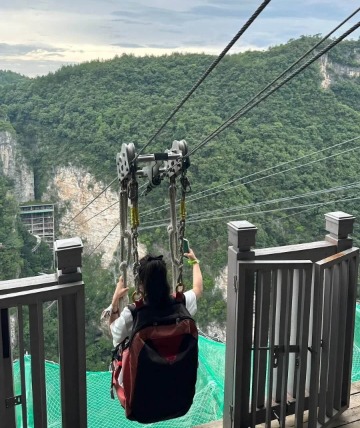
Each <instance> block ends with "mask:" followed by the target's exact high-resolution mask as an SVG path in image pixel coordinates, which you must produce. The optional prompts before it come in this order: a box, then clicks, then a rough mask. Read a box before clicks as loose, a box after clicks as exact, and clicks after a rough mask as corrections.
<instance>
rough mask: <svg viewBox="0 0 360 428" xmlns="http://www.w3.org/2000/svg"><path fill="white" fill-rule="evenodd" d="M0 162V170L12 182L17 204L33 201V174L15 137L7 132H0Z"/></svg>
mask: <svg viewBox="0 0 360 428" xmlns="http://www.w3.org/2000/svg"><path fill="white" fill-rule="evenodd" d="M0 160H1V166H0V170H2V172H3V174H4V175H5V176H6V177H9V178H10V179H12V180H13V181H14V185H15V189H14V195H15V197H16V199H17V200H18V202H19V203H21V202H27V201H31V200H34V173H33V171H32V169H31V168H30V167H29V166H28V165H27V163H26V160H25V158H24V157H23V156H22V154H21V152H20V150H19V148H18V144H17V141H16V137H15V136H14V135H13V134H12V133H10V132H7V131H2V132H0Z"/></svg>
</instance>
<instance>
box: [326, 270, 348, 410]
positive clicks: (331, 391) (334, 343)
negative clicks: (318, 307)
mask: <svg viewBox="0 0 360 428" xmlns="http://www.w3.org/2000/svg"><path fill="white" fill-rule="evenodd" d="M339 270H340V267H339V265H335V266H334V267H333V269H332V281H331V285H332V293H331V303H330V304H331V312H330V342H329V370H328V388H327V393H326V416H328V417H329V418H331V417H332V416H333V414H334V413H335V412H334V395H335V380H336V372H337V370H338V369H339V367H338V365H337V358H338V355H339V352H338V351H339V348H338V337H339V309H340V304H339V303H340V302H339V301H340V289H339V288H340V284H339V282H340V275H339ZM342 291H344V290H342Z"/></svg>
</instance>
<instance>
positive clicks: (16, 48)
mask: <svg viewBox="0 0 360 428" xmlns="http://www.w3.org/2000/svg"><path fill="white" fill-rule="evenodd" d="M63 52H65V49H59V48H54V47H52V46H46V45H38V46H36V45H22V44H14V45H12V44H9V43H0V57H3V58H4V57H5V58H6V57H18V56H23V55H31V54H38V53H41V54H44V55H47V56H62V53H63Z"/></svg>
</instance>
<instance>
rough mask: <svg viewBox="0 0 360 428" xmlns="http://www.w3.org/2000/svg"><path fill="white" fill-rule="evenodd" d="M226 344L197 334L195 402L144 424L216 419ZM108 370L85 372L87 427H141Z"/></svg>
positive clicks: (358, 331) (51, 418)
mask: <svg viewBox="0 0 360 428" xmlns="http://www.w3.org/2000/svg"><path fill="white" fill-rule="evenodd" d="M30 366H31V358H30V356H25V380H26V388H27V390H26V400H27V408H28V426H29V428H31V427H33V426H34V425H33V416H32V394H31V367H30ZM224 367H225V345H224V344H222V343H219V342H215V341H212V340H210V339H207V338H204V337H202V336H200V337H199V371H198V380H197V385H196V395H195V398H194V403H193V405H192V407H191V409H190V410H189V412H188V413H187V414H186V415H185V416H183V417H181V418H177V419H174V420H168V421H164V422H158V423H154V424H147V425H146V426H147V427H159V428H160V427H163V428H173V427H174V428H190V427H194V426H197V425H201V424H205V423H207V422H211V421H215V420H219V419H221V418H222V412H223V396H224ZM45 370H46V397H47V417H48V427H49V428H61V427H62V424H61V400H60V369H59V365H58V364H55V363H51V362H46V363H45ZM14 378H15V386H16V391H15V393H16V395H18V394H20V368H19V363H18V362H15V364H14ZM359 380H360V304H358V305H357V306H356V321H355V338H354V353H353V367H352V381H353V382H355V381H359ZM110 381H111V374H110V372H87V409H88V426H89V428H109V427H114V428H120V427H121V428H128V427H131V428H136V427H141V426H144V425H143V424H139V423H137V422H133V421H129V420H127V419H126V418H125V413H124V410H123V408H122V407H121V405H120V403H119V402H118V400H117V399H115V400H112V399H111V398H110ZM16 411H17V426H18V427H22V422H21V421H22V414H21V411H22V410H21V406H16Z"/></svg>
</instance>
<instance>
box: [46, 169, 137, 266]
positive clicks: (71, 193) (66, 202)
mask: <svg viewBox="0 0 360 428" xmlns="http://www.w3.org/2000/svg"><path fill="white" fill-rule="evenodd" d="M105 187H106V184H105V183H99V182H97V181H96V180H95V178H94V177H93V176H92V175H91V174H90V173H88V172H86V171H85V170H83V169H79V168H75V167H73V166H69V167H61V168H58V169H57V170H56V172H55V175H54V178H53V179H52V180H51V182H50V183H49V185H48V188H47V192H46V194H44V195H43V198H44V199H51V200H53V199H54V198H55V200H57V201H58V204H59V209H60V211H61V214H63V215H62V216H61V223H60V225H59V230H60V233H61V236H59V237H58V238H60V237H63V238H65V237H71V236H80V238H81V239H82V240H83V242H84V251H85V253H88V254H89V253H90V252H92V251H93V249H95V247H97V246H98V244H99V243H100V242H101V241H102V240H103V239H104V238H105V236H106V235H107V234H108V233H109V232H110V230H111V229H112V228H113V227H114V226H115V225H116V224H117V223H118V222H119V204H118V200H119V198H118V195H117V193H116V192H113V191H112V190H106V191H105V192H104V193H103V194H102V195H101V196H100V197H99V198H97V199H96V200H95V202H94V203H92V204H91V205H89V207H88V208H86V209H85V210H84V212H82V213H81V214H80V215H79V216H77V217H76V218H75V219H74V220H73V221H71V222H70V220H71V219H72V218H73V217H74V216H75V215H76V214H78V213H79V211H80V210H81V209H82V208H83V207H85V205H87V204H88V203H89V202H90V201H91V200H93V199H94V198H95V196H97V195H98V194H99V193H100V192H101V191H102V190H103V189H104V188H105ZM111 205H113V206H112V207H111V208H109V209H107V210H106V211H104V212H103V213H101V214H99V213H100V212H101V211H102V210H104V209H105V208H107V207H109V206H111ZM97 214H99V215H97ZM95 215H97V216H96V217H94V216H95ZM92 217H94V218H92ZM69 222H70V223H69ZM68 223H69V224H68ZM119 237H120V227H119V226H116V227H115V229H114V230H113V232H112V233H110V234H109V236H108V237H107V238H106V239H105V240H104V241H103V243H102V244H101V245H100V246H99V247H98V248H97V249H96V252H101V253H103V257H102V263H103V266H104V267H106V266H109V265H110V264H111V262H112V260H113V257H114V252H115V251H116V249H117V246H118V244H119ZM139 250H140V251H139V254H140V256H141V255H142V254H143V253H144V250H143V248H142V247H140V249H139Z"/></svg>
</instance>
